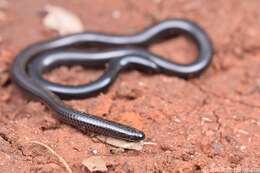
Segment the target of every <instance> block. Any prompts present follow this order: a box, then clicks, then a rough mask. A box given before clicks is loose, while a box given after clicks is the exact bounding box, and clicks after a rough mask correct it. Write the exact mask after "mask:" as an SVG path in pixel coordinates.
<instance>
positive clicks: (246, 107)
mask: <svg viewBox="0 0 260 173" xmlns="http://www.w3.org/2000/svg"><path fill="white" fill-rule="evenodd" d="M50 2H51V4H52V5H58V6H62V7H65V8H66V9H68V10H70V11H72V12H73V13H74V14H76V15H77V16H79V17H80V19H81V20H82V21H83V23H84V26H85V29H86V30H88V31H103V32H114V33H124V34H129V33H134V32H137V31H139V30H141V29H142V28H144V27H145V26H148V25H151V24H153V23H154V22H156V21H160V20H162V19H166V18H176V17H185V18H188V19H191V20H194V21H196V22H198V23H199V24H200V25H201V26H203V27H204V28H205V30H206V31H207V32H208V33H209V35H210V37H211V38H212V41H213V43H214V47H215V55H214V60H213V63H212V64H211V65H210V67H209V69H208V70H207V71H206V72H205V73H203V75H202V76H201V77H199V78H196V79H192V80H188V81H186V80H183V79H180V78H177V77H175V76H167V75H165V74H154V75H147V74H144V73H142V72H139V71H135V70H133V71H129V72H125V73H123V74H121V75H120V76H119V78H118V79H117V80H116V81H115V83H114V84H113V85H112V86H111V87H110V89H109V90H108V91H106V92H105V93H102V94H100V95H98V96H97V97H92V98H86V99H82V100H71V101H66V103H67V104H70V105H71V106H73V107H74V108H75V109H78V110H82V111H85V112H88V113H92V114H95V115H98V116H102V117H105V118H107V119H111V120H115V121H120V122H123V123H126V124H130V125H132V126H135V127H137V128H140V129H142V130H144V132H145V133H146V136H147V138H146V141H152V142H155V143H157V145H147V146H145V147H144V149H143V150H142V151H125V152H118V153H116V154H115V153H113V152H111V149H113V148H112V147H111V146H109V145H106V144H103V143H100V142H98V141H96V140H93V137H91V136H88V135H85V134H83V133H81V132H79V131H77V130H76V129H74V128H72V127H70V126H68V125H65V124H62V123H60V122H59V121H57V120H56V118H55V115H54V114H53V112H52V111H51V110H50V109H48V108H47V107H46V106H45V105H44V104H42V103H40V102H39V101H35V100H31V99H30V98H28V97H27V96H26V94H24V93H23V92H22V91H21V90H19V89H18V87H17V86H16V85H15V84H14V83H13V82H12V81H10V78H9V74H8V69H9V65H10V63H11V62H12V60H13V59H14V56H15V54H16V53H17V52H18V51H19V50H20V49H21V48H23V47H25V46H26V45H28V44H30V43H34V42H35V41H38V40H41V39H44V38H49V37H52V36H54V35H56V33H54V32H50V31H48V30H47V29H46V28H45V27H44V26H43V25H42V22H41V21H42V10H43V8H44V6H45V5H46V4H48V3H50ZM259 5H260V4H259V0H250V1H244V0H229V1H226V0H218V1H207V0H196V1H183V0H161V1H160V0H139V1H134V0H128V1H123V0H112V1H107V0H95V1H92V0H75V1H67V0H55V1H48V0H37V1H35V0H23V1H19V0H8V6H7V7H4V5H2V6H1V4H0V8H1V9H0V37H1V43H0V124H1V125H0V172H6V173H7V172H8V173H9V172H10V173H12V172H24V173H25V172H39V173H44V172H53V173H58V172H66V170H65V169H64V167H63V165H62V164H61V163H60V162H59V161H58V160H57V158H56V157H55V156H53V155H52V154H50V153H49V152H47V151H46V150H44V149H43V148H42V147H39V146H35V145H32V144H31V143H30V141H39V142H42V143H44V144H46V145H48V146H50V147H51V148H52V149H53V150H55V151H56V152H57V153H58V154H59V155H60V156H61V157H63V158H64V159H65V160H66V161H67V162H68V164H69V166H70V167H71V169H72V170H73V172H74V173H79V172H87V171H86V170H84V168H83V166H82V164H81V162H82V160H83V159H86V158H88V157H90V156H92V155H94V154H95V153H93V151H95V152H97V153H96V155H98V156H102V158H103V159H104V160H105V161H106V164H107V166H108V170H109V172H126V173H130V172H136V173H139V172H157V173H160V172H161V173H162V172H179V173H180V172H227V171H228V170H229V171H230V169H231V168H232V169H236V170H241V169H242V168H244V169H250V170H252V169H258V171H260V137H259V135H260V133H259V132H260V119H259V114H260V10H259ZM115 13H117V15H113V14H115ZM118 14H119V15H118ZM151 49H152V50H153V51H154V52H156V53H159V54H161V55H164V56H167V57H172V59H175V60H177V61H179V62H186V61H189V60H190V57H193V56H194V55H195V54H196V51H195V50H194V46H192V43H190V42H189V40H187V39H185V38H182V37H180V38H177V39H172V40H170V41H168V42H165V43H163V44H158V45H154V46H152V47H151ZM174 57H178V58H174ZM185 57H188V58H186V59H185ZM100 73H101V71H99V70H89V69H88V70H87V69H84V68H82V67H79V66H77V67H73V68H67V67H61V68H58V69H56V70H54V71H52V72H51V73H49V74H48V75H47V76H48V77H49V79H51V80H56V81H60V82H63V83H74V84H75V83H76V84H77V83H82V82H86V81H89V80H93V79H95V78H96V77H97V76H98V75H99V74H100ZM60 74H62V75H60ZM64 74H66V75H64ZM60 76H64V77H60ZM191 91H192V92H191ZM240 168H241V169H240Z"/></svg>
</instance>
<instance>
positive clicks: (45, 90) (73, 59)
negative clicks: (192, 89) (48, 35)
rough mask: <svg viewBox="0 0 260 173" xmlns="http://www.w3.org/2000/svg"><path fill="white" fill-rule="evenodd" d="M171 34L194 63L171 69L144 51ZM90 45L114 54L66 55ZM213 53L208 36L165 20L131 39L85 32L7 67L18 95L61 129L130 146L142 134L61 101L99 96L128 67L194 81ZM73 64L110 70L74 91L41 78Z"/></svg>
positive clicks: (24, 54)
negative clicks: (34, 101)
mask: <svg viewBox="0 0 260 173" xmlns="http://www.w3.org/2000/svg"><path fill="white" fill-rule="evenodd" d="M174 34H185V35H188V36H189V37H190V38H192V39H193V40H194V42H195V44H196V45H197V47H198V50H199V51H198V57H197V59H196V60H195V61H194V62H192V63H190V64H178V63H174V62H171V61H169V60H166V59H164V58H163V57H160V56H159V55H156V54H153V53H150V52H149V51H147V50H146V49H145V48H146V46H147V45H148V44H149V43H150V42H152V41H154V40H157V39H158V38H159V39H160V38H161V37H165V36H169V35H174ZM88 45H96V46H99V45H102V46H110V47H115V48H113V49H110V50H100V51H84V50H74V49H72V50H70V49H69V48H71V47H73V48H77V47H78V46H80V47H81V48H82V47H83V46H84V47H86V48H87V46H88ZM212 52H213V51H212V45H211V42H210V40H209V38H208V36H207V35H206V33H205V32H204V31H203V30H202V29H201V28H200V27H199V26H198V25H197V24H195V23H193V22H191V21H188V20H184V19H174V20H165V21H162V22H160V23H158V24H156V25H154V26H151V27H149V28H146V29H144V30H143V31H142V32H140V33H137V34H133V35H113V34H104V33H96V32H84V33H78V34H72V35H67V36H63V37H58V38H54V39H52V40H48V41H43V42H38V43H36V44H33V45H31V46H29V47H27V48H25V49H24V50H22V51H21V52H20V53H18V54H17V56H16V58H15V60H14V62H13V64H12V67H11V76H12V79H13V80H14V81H15V82H16V83H17V84H18V85H19V86H20V87H21V88H22V89H24V90H26V91H27V92H29V93H31V94H33V95H34V96H36V97H37V98H40V100H42V101H43V102H44V103H45V104H47V105H48V106H49V107H51V109H53V110H54V111H55V112H56V113H57V116H58V117H59V118H60V119H61V120H62V121H64V122H65V123H68V124H70V125H72V126H75V127H77V128H79V129H80V130H83V131H91V132H95V133H97V134H102V135H105V136H111V137H115V138H120V139H124V140H128V141H139V140H142V139H144V138H145V134H144V133H143V132H142V131H140V130H137V129H135V128H133V127H130V126H127V125H123V124H120V123H117V122H113V121H108V120H106V119H103V118H101V117H97V116H94V115H90V114H87V113H83V112H79V111H76V110H74V109H72V108H70V107H68V106H67V105H65V104H64V103H63V102H62V100H61V99H62V98H66V99H72V98H77V97H86V96H89V95H91V94H93V93H98V92H100V91H102V90H103V89H104V88H106V87H107V86H108V85H109V84H111V83H112V82H113V81H114V80H115V78H116V76H117V75H118V73H119V72H120V71H121V70H123V69H125V68H126V67H129V66H131V67H136V66H138V67H141V68H142V69H146V68H147V69H151V70H153V71H156V72H165V73H168V74H174V75H177V76H179V77H183V78H189V77H194V76H197V75H199V74H200V73H201V72H202V71H203V70H205V69H206V67H207V66H208V65H209V63H210V62H211V59H212ZM74 63H79V64H87V65H89V64H94V65H99V64H105V63H109V65H108V68H107V69H106V70H105V72H104V73H103V75H101V77H100V78H98V79H97V80H96V81H93V82H91V83H89V84H83V85H78V86H70V85H62V84H57V83H53V82H50V81H48V80H46V79H44V78H43V77H42V73H44V72H45V71H48V70H50V69H52V68H54V67H56V66H58V65H63V64H74Z"/></svg>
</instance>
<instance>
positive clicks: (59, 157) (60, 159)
mask: <svg viewBox="0 0 260 173" xmlns="http://www.w3.org/2000/svg"><path fill="white" fill-rule="evenodd" d="M30 143H33V144H37V145H40V146H42V147H44V148H46V149H47V150H49V151H50V152H51V153H52V154H53V155H55V156H56V157H57V158H58V159H59V161H60V162H61V163H62V164H63V166H64V167H65V168H66V170H67V171H68V172H69V173H73V172H72V170H71V168H70V167H69V165H68V163H67V162H66V161H65V160H64V159H63V158H62V157H61V156H60V155H59V154H57V153H56V152H55V151H54V150H53V149H52V148H51V147H49V146H48V145H46V144H44V143H42V142H39V141H30Z"/></svg>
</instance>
